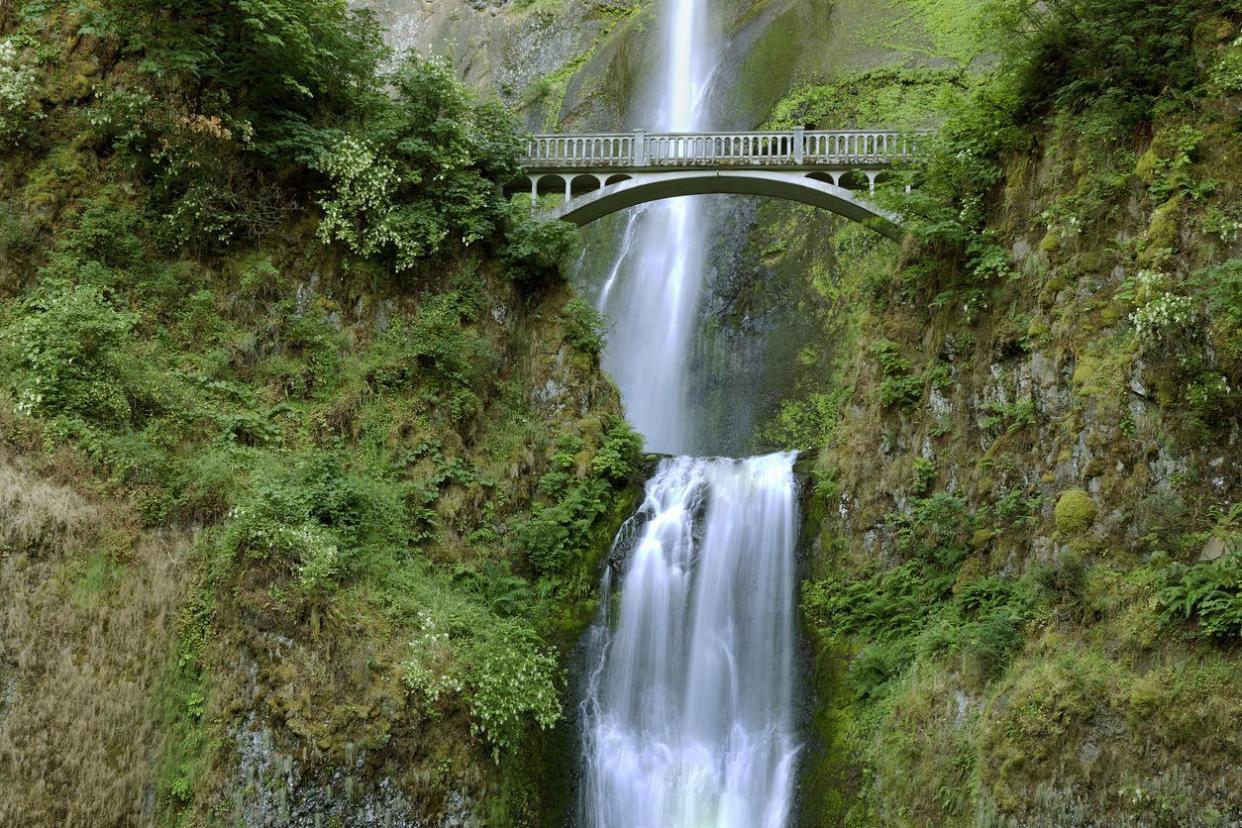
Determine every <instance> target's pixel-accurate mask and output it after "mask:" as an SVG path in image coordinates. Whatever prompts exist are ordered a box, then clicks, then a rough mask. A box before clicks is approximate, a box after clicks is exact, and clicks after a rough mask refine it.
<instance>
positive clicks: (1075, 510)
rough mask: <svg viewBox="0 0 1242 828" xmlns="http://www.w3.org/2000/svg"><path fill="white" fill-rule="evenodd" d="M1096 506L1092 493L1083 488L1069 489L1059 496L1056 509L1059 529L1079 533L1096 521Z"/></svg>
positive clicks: (1070, 533) (1067, 533) (1055, 513)
mask: <svg viewBox="0 0 1242 828" xmlns="http://www.w3.org/2000/svg"><path fill="white" fill-rule="evenodd" d="M1095 513H1096V506H1095V501H1094V500H1092V499H1091V495H1089V494H1087V493H1086V492H1085V491H1083V490H1082V489H1068V490H1066V491H1064V492H1062V493H1061V496H1060V497H1058V498H1057V505H1056V507H1055V510H1054V515H1055V517H1056V524H1057V531H1059V532H1061V533H1063V534H1065V535H1077V534H1080V533H1081V532H1083V531H1084V530H1086V529H1088V528H1089V527H1090V526H1091V524H1092V523H1093V522H1094V521H1095Z"/></svg>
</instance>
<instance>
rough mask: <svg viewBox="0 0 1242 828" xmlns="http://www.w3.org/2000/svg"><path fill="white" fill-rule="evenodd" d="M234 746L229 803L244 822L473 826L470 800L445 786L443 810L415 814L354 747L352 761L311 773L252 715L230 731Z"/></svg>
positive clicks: (313, 827) (352, 827) (351, 827)
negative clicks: (236, 760) (324, 773)
mask: <svg viewBox="0 0 1242 828" xmlns="http://www.w3.org/2000/svg"><path fill="white" fill-rule="evenodd" d="M233 740H234V744H235V745H236V747H237V755H238V757H239V760H240V762H239V765H238V768H237V777H236V784H235V785H234V786H233V789H234V791H235V792H236V793H235V797H234V808H235V814H236V816H237V817H238V818H239V819H240V820H241V822H242V823H243V824H245V825H249V826H292V827H293V828H303V826H304V827H305V828H319V826H322V825H340V826H342V828H469V827H470V826H475V825H478V821H477V819H475V817H474V816H473V815H472V811H473V807H472V805H473V803H472V802H471V800H470V799H469V797H467V796H466V795H465V794H463V793H462V792H460V791H451V792H449V794H448V795H447V798H446V807H445V809H444V812H443V814H441V815H440V816H438V817H436V818H434V819H430V820H428V819H426V818H425V817H420V816H419V815H418V813H419V807H418V804H417V803H414V802H411V801H410V800H409V799H407V798H406V797H405V796H404V795H403V794H402V793H401V791H400V790H399V789H398V787H397V783H396V782H395V781H394V780H393V779H392V778H391V777H389V776H385V775H375V774H374V773H372V772H371V771H370V769H369V768H368V756H367V755H366V754H365V753H363V752H359V753H357V754H356V756H355V758H354V760H353V762H352V763H349V764H348V765H347V766H340V767H337V768H336V769H334V770H333V771H331V772H330V773H329V774H328V775H327V776H326V778H325V777H324V776H322V775H315V776H311V775H310V774H309V772H308V769H307V767H306V765H305V764H304V763H303V762H301V761H299V760H298V759H296V758H295V757H294V756H292V755H291V754H289V753H288V752H285V751H282V750H281V749H279V748H278V747H277V746H276V736H275V734H274V733H273V731H272V730H271V729H269V728H267V727H265V726H260V725H256V723H255V721H254V718H253V717H251V720H250V721H249V722H247V723H246V725H245V726H243V727H241V728H239V729H238V730H237V731H236V732H235V733H234V734H233Z"/></svg>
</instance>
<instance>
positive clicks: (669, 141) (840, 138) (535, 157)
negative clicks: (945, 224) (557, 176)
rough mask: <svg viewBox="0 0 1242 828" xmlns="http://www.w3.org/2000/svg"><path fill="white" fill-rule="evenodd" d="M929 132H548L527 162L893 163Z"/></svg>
mask: <svg viewBox="0 0 1242 828" xmlns="http://www.w3.org/2000/svg"><path fill="white" fill-rule="evenodd" d="M927 134H929V133H927V132H922V131H899V130H868V129H840V130H807V129H802V128H798V127H795V128H794V129H789V130H749V131H734V132H654V133H648V132H646V131H645V130H635V131H633V132H595V133H577V134H556V133H545V134H536V135H531V136H530V137H529V138H528V140H527V152H526V157H525V158H524V159H523V164H524V165H525V166H526V167H528V168H534V169H564V168H587V167H591V168H633V167H667V166H743V165H747V166H749V165H759V166H772V165H779V166H790V165H792V166H817V165H824V164H843V163H844V164H850V163H855V164H859V163H861V164H889V163H892V162H894V161H899V160H907V159H911V158H914V157H917V155H918V143H919V140H920V139H921V138H923V137H924V136H926V135H927Z"/></svg>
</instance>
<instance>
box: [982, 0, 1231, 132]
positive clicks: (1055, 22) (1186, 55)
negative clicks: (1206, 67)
mask: <svg viewBox="0 0 1242 828" xmlns="http://www.w3.org/2000/svg"><path fill="white" fill-rule="evenodd" d="M1210 5H1211V4H1210V3H1209V2H1207V0H1168V2H1162V3H1149V2H1147V0H1049V2H1044V3H1039V4H1034V3H1030V2H1028V0H1017V2H1011V3H1008V4H1007V5H1006V11H1007V12H1008V13H1007V14H1000V15H997V16H996V19H997V21H998V25H999V26H1000V27H1001V29H1002V31H1004V32H1005V33H1006V37H1005V38H1004V40H1003V41H1002V42H1004V43H1005V44H1006V46H1005V50H1006V51H1007V52H1008V59H1009V64H1008V65H1009V66H1010V67H1011V71H1012V73H1013V76H1014V80H1015V83H1016V88H1017V93H1018V100H1019V101H1020V104H1021V110H1020V111H1021V114H1022V115H1023V116H1024V117H1025V118H1026V119H1028V120H1030V119H1034V118H1036V117H1038V116H1039V115H1040V114H1042V112H1043V111H1044V110H1045V109H1046V108H1048V107H1050V106H1061V107H1066V108H1070V109H1079V108H1084V107H1087V106H1097V107H1098V106H1107V107H1109V108H1111V109H1113V110H1114V111H1115V112H1116V113H1117V114H1118V115H1119V116H1120V117H1121V118H1122V119H1123V120H1126V121H1138V120H1142V119H1144V118H1147V117H1149V116H1150V109H1149V104H1150V102H1151V101H1152V100H1153V99H1154V98H1155V97H1156V96H1158V95H1159V94H1160V93H1161V92H1163V91H1164V90H1165V89H1168V88H1185V87H1187V86H1189V85H1190V83H1191V82H1192V81H1193V80H1194V78H1195V73H1196V70H1197V66H1196V62H1195V53H1194V50H1193V48H1192V45H1193V43H1192V41H1193V37H1194V29H1195V25H1196V23H1197V22H1198V20H1199V19H1200V15H1201V14H1202V13H1203V12H1204V11H1206V10H1207V9H1208V8H1209V7H1210Z"/></svg>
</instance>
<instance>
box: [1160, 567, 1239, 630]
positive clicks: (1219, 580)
mask: <svg viewBox="0 0 1242 828" xmlns="http://www.w3.org/2000/svg"><path fill="white" fill-rule="evenodd" d="M1166 577H1167V579H1168V586H1166V587H1165V588H1164V589H1162V590H1160V593H1159V595H1158V596H1157V600H1159V602H1160V606H1161V608H1162V612H1163V615H1164V617H1165V619H1167V620H1183V621H1185V620H1189V619H1191V618H1194V619H1195V621H1196V631H1197V633H1198V634H1200V635H1204V636H1209V637H1212V638H1217V639H1235V638H1238V637H1239V636H1242V552H1236V551H1235V552H1231V553H1229V554H1226V555H1224V556H1222V557H1221V558H1218V559H1217V560H1215V561H1210V562H1207V563H1198V564H1195V565H1193V566H1186V565H1184V564H1174V565H1173V566H1171V567H1170V568H1169V571H1168V573H1167V576H1166Z"/></svg>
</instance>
